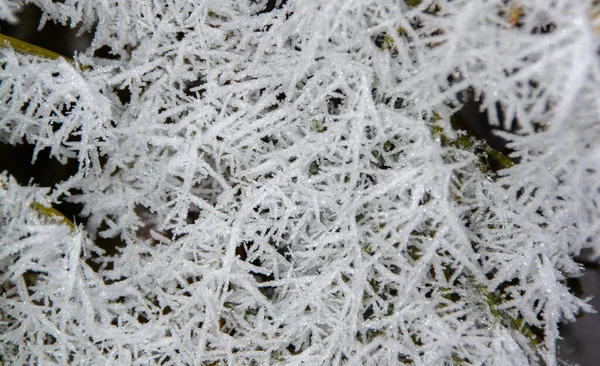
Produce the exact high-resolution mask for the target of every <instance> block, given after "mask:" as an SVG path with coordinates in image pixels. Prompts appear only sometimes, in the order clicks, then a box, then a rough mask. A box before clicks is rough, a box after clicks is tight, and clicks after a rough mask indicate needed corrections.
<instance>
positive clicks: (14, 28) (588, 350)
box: [0, 5, 600, 366]
mask: <svg viewBox="0 0 600 366" xmlns="http://www.w3.org/2000/svg"><path fill="white" fill-rule="evenodd" d="M40 15H41V13H40V11H39V9H38V8H37V7H35V6H33V5H28V6H25V7H24V8H23V11H22V12H21V13H20V14H19V18H20V23H19V24H15V25H11V24H8V23H5V22H0V33H2V34H5V35H9V36H12V37H15V38H18V39H20V40H23V41H26V42H29V43H32V44H34V45H37V46H40V47H43V48H46V49H49V50H52V51H54V52H57V53H60V54H62V55H64V56H66V57H72V55H73V54H74V52H76V51H82V50H84V49H86V48H87V47H88V46H89V45H90V42H91V40H92V37H93V34H91V33H83V34H80V35H77V29H74V30H73V29H70V28H68V27H63V26H60V25H56V24H54V23H52V22H48V23H47V24H46V26H45V27H44V29H42V30H41V31H38V29H37V28H38V24H39V19H40ZM460 116H461V117H462V118H463V119H464V120H465V121H466V122H467V124H469V125H470V126H471V128H470V129H471V133H473V134H475V135H478V136H479V137H481V138H484V139H486V140H487V141H488V142H489V144H490V145H492V147H494V148H496V149H498V150H501V151H506V146H505V142H504V141H503V140H501V139H496V138H494V137H492V134H491V132H490V131H491V129H490V128H489V126H488V127H485V126H486V125H487V120H486V117H485V115H484V114H482V113H480V112H479V107H478V105H477V103H475V102H473V101H469V103H467V104H466V105H465V107H464V108H463V109H462V111H461V112H460ZM473 126H477V127H476V128H475V127H473ZM482 126H483V127H482ZM466 128H469V127H468V126H467V127H466ZM32 152H33V146H30V145H26V144H21V145H17V146H11V145H7V144H3V143H0V172H2V171H5V170H6V171H8V172H9V174H11V175H12V176H13V177H15V178H16V179H17V180H18V182H19V183H20V184H30V183H33V184H37V185H38V186H43V187H53V186H54V185H55V184H56V183H58V182H60V181H62V180H65V179H67V178H68V177H69V176H71V175H73V174H74V173H75V172H76V171H77V163H76V162H73V163H69V164H67V165H61V164H60V163H59V162H58V161H56V160H54V159H51V158H49V156H48V154H47V151H44V152H41V153H40V154H39V155H38V158H37V161H36V162H35V163H32V162H31V157H32ZM56 208H57V209H58V210H60V211H61V212H62V213H63V214H64V215H65V216H67V217H68V218H72V219H74V221H75V222H77V223H84V222H85V218H82V217H79V216H78V214H79V212H80V209H81V207H79V206H78V205H74V204H67V203H63V204H61V205H57V206H56ZM580 260H581V262H582V263H587V262H586V261H585V258H584V257H581V258H580ZM586 267H587V268H586V273H585V275H584V276H583V277H582V278H581V279H580V280H579V281H572V287H573V288H578V292H580V294H579V295H580V296H581V297H584V298H585V297H588V296H596V297H595V298H594V299H593V300H592V305H594V307H595V308H596V309H600V299H599V298H598V297H597V294H598V293H599V292H600V270H599V269H598V265H596V264H590V263H587V265H586ZM561 335H562V337H564V340H562V341H561V342H560V344H559V346H560V355H561V357H562V358H563V359H565V360H568V362H575V363H578V364H580V365H582V366H595V365H598V364H600V345H599V344H597V342H598V339H599V338H598V336H599V335H600V315H598V314H586V315H583V316H581V317H580V318H579V319H578V321H577V322H576V323H571V324H567V325H563V326H562V329H561ZM566 364H567V365H568V363H566ZM514 366H519V365H514Z"/></svg>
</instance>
